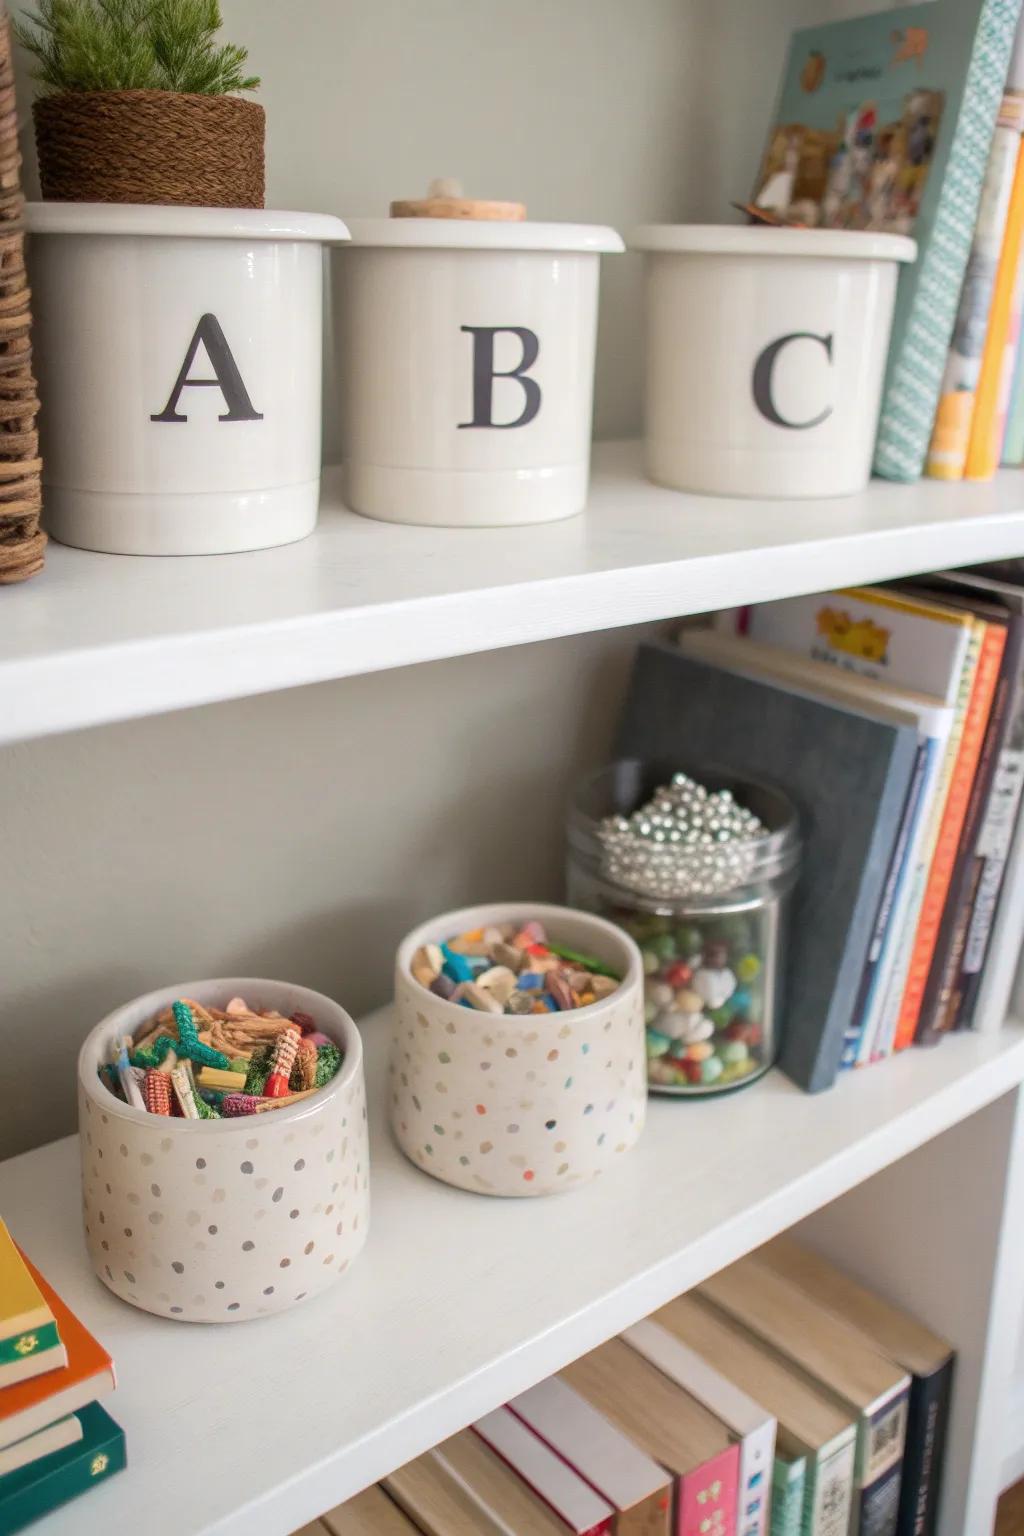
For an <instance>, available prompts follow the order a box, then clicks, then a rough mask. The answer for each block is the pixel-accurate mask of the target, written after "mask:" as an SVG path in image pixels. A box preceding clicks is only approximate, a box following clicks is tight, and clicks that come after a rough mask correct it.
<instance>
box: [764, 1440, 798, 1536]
mask: <svg viewBox="0 0 1024 1536" xmlns="http://www.w3.org/2000/svg"><path fill="white" fill-rule="evenodd" d="M806 1477H807V1458H806V1457H805V1456H794V1457H790V1456H786V1455H784V1454H783V1453H782V1452H781V1451H777V1452H776V1455H775V1461H774V1463H773V1465H772V1526H771V1536H800V1525H801V1521H802V1520H803V1514H804V1482H805V1480H806Z"/></svg>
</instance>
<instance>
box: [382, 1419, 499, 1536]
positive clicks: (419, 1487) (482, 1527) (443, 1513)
mask: <svg viewBox="0 0 1024 1536" xmlns="http://www.w3.org/2000/svg"><path fill="white" fill-rule="evenodd" d="M446 1443H447V1442H446ZM381 1486H382V1487H383V1488H384V1489H385V1490H386V1492H387V1493H388V1494H390V1496H391V1498H392V1499H393V1500H394V1501H395V1503H396V1504H398V1505H399V1506H400V1508H401V1509H402V1510H404V1511H405V1513H406V1514H407V1515H408V1516H409V1519H410V1520H411V1521H412V1523H413V1524H414V1526H415V1527H416V1529H417V1531H422V1533H423V1536H508V1533H507V1530H505V1529H503V1528H502V1526H500V1525H499V1524H498V1523H497V1521H496V1520H494V1519H493V1517H492V1516H491V1515H490V1514H489V1513H488V1511H487V1510H486V1508H485V1507H484V1505H483V1504H482V1503H481V1502H480V1500H479V1499H478V1498H476V1496H475V1495H474V1494H472V1493H471V1492H470V1490H469V1488H468V1487H467V1486H466V1485H465V1483H464V1482H463V1481H462V1479H461V1478H459V1477H457V1476H456V1475H455V1472H454V1469H453V1468H451V1467H450V1466H449V1465H448V1463H447V1462H446V1461H445V1460H443V1458H442V1457H441V1455H440V1450H434V1451H427V1453H426V1454H425V1455H424V1456H417V1458H416V1460H415V1461H410V1462H407V1463H406V1465H405V1466H404V1467H399V1468H398V1469H397V1471H395V1472H392V1473H391V1474H390V1476H388V1477H385V1478H382V1479H381Z"/></svg>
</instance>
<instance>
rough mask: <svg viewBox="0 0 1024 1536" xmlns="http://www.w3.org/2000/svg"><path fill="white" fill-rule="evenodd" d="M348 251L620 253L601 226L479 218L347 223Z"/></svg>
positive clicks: (614, 237) (617, 238)
mask: <svg viewBox="0 0 1024 1536" xmlns="http://www.w3.org/2000/svg"><path fill="white" fill-rule="evenodd" d="M348 227H349V233H350V234H351V237H352V245H353V246H393V247H404V248H405V249H407V250H408V249H414V248H415V247H417V246H418V247H430V246H432V247H434V248H435V249H436V248H440V249H447V250H452V251H594V252H595V253H600V252H602V251H624V250H625V248H626V247H625V246H624V244H623V242H622V236H621V235H619V234H617V233H616V232H615V230H614V229H609V228H608V227H607V226H606V225H603V224H536V223H533V222H531V221H530V220H529V219H526V220H523V221H522V222H520V223H514V222H511V221H505V220H490V219H488V220H484V219H349V220H348Z"/></svg>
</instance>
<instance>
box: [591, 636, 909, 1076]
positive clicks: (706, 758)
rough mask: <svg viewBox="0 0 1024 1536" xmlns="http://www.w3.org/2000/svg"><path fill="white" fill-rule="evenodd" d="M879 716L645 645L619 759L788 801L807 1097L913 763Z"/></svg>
mask: <svg viewBox="0 0 1024 1536" xmlns="http://www.w3.org/2000/svg"><path fill="white" fill-rule="evenodd" d="M876 715H877V711H872V710H864V709H860V708H858V707H857V705H856V703H855V701H853V700H847V701H845V702H842V703H840V702H839V701H832V700H825V699H816V698H812V697H809V696H808V695H807V693H806V691H805V690H803V689H799V688H796V687H794V686H793V685H792V684H790V683H789V682H788V681H785V680H782V679H779V680H776V679H770V678H753V677H744V676H740V675H738V674H733V673H729V672H725V671H723V670H722V669H721V668H719V667H714V666H710V665H708V664H706V663H705V662H703V661H698V660H696V659H694V658H691V657H689V656H685V655H683V654H681V652H680V651H679V650H678V648H677V647H675V646H672V645H665V644H645V645H642V646H641V647H640V648H639V651H638V654H637V660H636V664H635V667H634V671H633V677H632V681H631V684H630V689H629V694H628V697H627V700H626V706H625V710H624V713H623V718H622V721H621V724H620V727H619V731H618V736H617V743H616V746H617V755H619V756H622V757H639V758H646V759H648V760H649V761H662V762H671V763H672V764H673V765H675V766H678V767H679V768H681V769H684V770H689V771H691V772H695V773H706V772H707V771H708V768H709V767H713V768H720V769H722V770H723V771H725V772H730V773H735V774H739V775H741V776H745V777H752V778H757V779H762V780H765V781H767V782H768V783H771V784H777V785H780V786H782V787H783V788H784V789H785V792H786V794H787V795H788V796H789V798H790V799H791V800H792V801H793V802H794V804H795V806H796V810H797V814H798V817H799V821H800V833H801V837H802V840H803V855H802V862H801V870H800V879H799V882H798V884H797V887H796V890H795V891H794V895H793V910H792V922H791V925H790V929H789V933H790V939H789V969H788V993H787V998H786V1039H785V1044H784V1046H783V1056H782V1066H783V1069H784V1070H785V1071H786V1072H787V1073H788V1074H789V1076H790V1077H792V1078H793V1080H794V1081H795V1082H797V1083H799V1084H800V1086H801V1087H803V1088H807V1089H809V1090H810V1091H811V1092H817V1091H819V1090H821V1089H823V1088H828V1087H830V1086H831V1084H832V1082H833V1081H834V1078H835V1075H836V1072H837V1070H838V1067H839V1060H840V1056H841V1054H842V1049H843V1041H844V1036H845V1033H846V1028H847V1025H848V1023H849V1021H850V1017H851V1013H852V1009H853V1005H854V1000H855V997H856V992H857V988H858V986H859V983H860V980H861V976H862V973H863V970H864V966H865V963H866V960H867V956H868V946H869V943H870V940H871V935H872V930H873V927H874V921H875V915H876V913H877V911H878V905H879V901H880V899H881V896H882V891H883V888H884V885H885V879H886V872H887V869H888V864H889V858H890V853H891V850H892V846H893V843H894V842H895V840H896V838H897V835H898V832H899V826H900V822H901V820H902V817H903V811H904V806H905V803H906V799H907V794H908V790H909V787H910V782H911V777H912V775H913V772H914V766H915V761H916V758H917V750H918V740H917V731H916V730H915V729H914V727H913V726H912V725H911V724H899V723H895V722H889V721H883V720H880V719H878V718H876Z"/></svg>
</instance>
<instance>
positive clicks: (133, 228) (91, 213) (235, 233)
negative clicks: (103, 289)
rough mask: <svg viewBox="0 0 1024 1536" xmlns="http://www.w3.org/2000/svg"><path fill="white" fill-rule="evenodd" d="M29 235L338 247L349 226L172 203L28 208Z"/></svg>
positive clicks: (275, 212)
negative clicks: (294, 242)
mask: <svg viewBox="0 0 1024 1536" xmlns="http://www.w3.org/2000/svg"><path fill="white" fill-rule="evenodd" d="M25 221H26V228H27V229H28V232H29V234H31V235H135V236H142V237H145V236H151V237H159V236H164V237H167V236H171V237H172V238H173V237H175V236H178V237H183V238H186V239H192V240H202V239H206V240H249V241H253V240H305V241H317V242H319V243H320V244H321V245H340V244H341V243H342V242H343V241H346V240H348V239H349V238H350V236H349V231H348V226H347V225H346V224H345V223H343V221H342V220H341V219H338V218H335V217H334V215H333V214H330V213H296V212H292V211H283V210H280V209H274V208H196V207H191V206H187V205H184V204H172V203H166V204H165V203H70V202H68V203H65V202H52V203H27V204H26V205H25Z"/></svg>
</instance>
